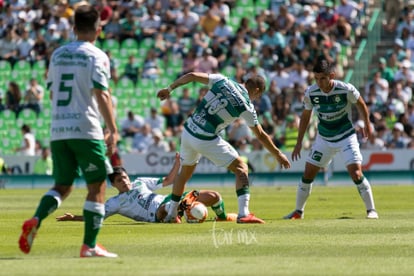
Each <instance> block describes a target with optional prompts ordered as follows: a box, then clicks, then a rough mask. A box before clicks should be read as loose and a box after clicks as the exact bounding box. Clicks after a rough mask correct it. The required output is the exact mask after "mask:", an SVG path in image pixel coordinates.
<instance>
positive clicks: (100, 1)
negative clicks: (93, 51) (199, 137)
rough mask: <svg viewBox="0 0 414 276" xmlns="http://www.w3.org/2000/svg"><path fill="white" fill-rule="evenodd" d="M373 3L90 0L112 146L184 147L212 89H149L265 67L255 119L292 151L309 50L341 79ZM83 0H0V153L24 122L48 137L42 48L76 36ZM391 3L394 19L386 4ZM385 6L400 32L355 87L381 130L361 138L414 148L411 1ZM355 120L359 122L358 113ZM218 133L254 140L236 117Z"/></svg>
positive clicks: (239, 76)
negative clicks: (104, 69) (115, 131)
mask: <svg viewBox="0 0 414 276" xmlns="http://www.w3.org/2000/svg"><path fill="white" fill-rule="evenodd" d="M373 2H374V1H368V0H359V1H358V0H336V1H319V0H307V1H300V0H240V1H235V0H230V1H225V0H207V1H203V0H149V1H144V0H125V1H122V0H120V1H107V0H94V1H89V4H91V5H94V6H96V8H97V9H98V10H99V11H100V14H101V21H102V29H103V31H102V34H101V36H100V38H99V41H97V46H98V47H100V48H102V49H103V50H104V51H105V52H106V53H107V54H108V56H109V58H110V61H111V77H112V80H111V90H112V95H113V102H114V105H115V106H116V107H117V111H116V114H117V123H118V126H119V130H120V133H121V136H122V137H121V138H122V139H121V142H120V144H119V151H120V152H121V153H127V152H138V153H144V152H148V151H163V152H169V151H176V150H178V149H179V141H178V137H179V133H180V131H181V129H182V123H183V121H184V119H185V118H186V116H188V114H190V113H191V111H192V110H193V108H194V107H195V106H196V105H197V103H198V102H199V101H200V100H201V98H202V96H203V95H204V94H205V93H206V91H207V90H206V89H207V88H206V87H203V86H201V85H189V86H185V87H184V88H182V89H177V91H176V92H174V93H173V94H172V97H171V98H169V99H167V100H165V101H164V102H159V100H158V99H156V97H155V93H156V91H157V89H159V88H161V87H164V86H166V85H168V84H169V83H170V82H171V81H172V80H174V79H175V78H176V77H177V76H180V75H182V74H185V73H187V72H190V71H203V72H207V73H217V72H219V73H223V74H225V75H227V76H228V77H230V78H233V79H234V80H236V81H238V82H243V81H244V80H246V79H247V78H248V77H249V76H251V75H255V74H260V75H262V76H263V77H265V79H266V81H267V84H268V86H267V91H266V93H264V95H263V96H262V98H261V99H260V100H258V101H256V102H255V103H254V104H255V106H256V110H257V112H258V115H259V118H260V122H261V123H262V124H263V127H264V129H265V130H266V132H267V133H269V134H270V135H271V136H272V137H273V139H274V141H275V143H276V145H277V146H279V147H280V148H281V149H282V150H285V151H290V150H292V149H293V146H294V145H295V142H296V135H297V131H298V130H297V127H298V123H299V122H298V121H299V117H300V114H301V111H302V100H303V96H304V92H305V89H306V87H307V86H308V85H309V84H311V83H312V82H313V75H312V67H313V63H314V61H315V60H316V58H317V57H320V56H324V57H325V58H326V59H328V60H329V61H331V62H332V63H334V64H336V66H337V78H338V79H342V78H343V77H344V71H346V69H347V67H348V65H349V61H350V59H351V58H352V57H351V50H352V47H354V46H356V45H357V44H358V41H359V38H360V36H362V35H363V34H364V32H365V31H366V28H367V22H368V18H369V13H370V10H371V8H372V5H373ZM85 3H86V4H87V3H88V2H85V1H76V0H57V1H56V2H55V1H41V0H32V1H28V0H10V1H4V0H0V9H1V15H0V126H1V129H2V130H0V132H1V133H0V136H1V137H2V142H1V143H2V152H0V153H1V154H12V153H14V152H16V151H15V149H16V148H17V146H16V144H15V143H16V140H17V141H21V140H22V139H23V136H22V134H21V133H20V131H19V128H20V127H21V126H22V125H23V124H25V125H30V126H31V129H32V130H33V133H34V135H35V136H36V140H37V141H39V143H40V144H43V145H45V146H47V143H48V120H50V101H49V99H48V91H47V89H46V86H45V76H46V72H47V64H48V59H49V57H50V54H51V52H52V51H53V49H55V48H56V47H58V46H60V45H62V44H64V43H67V42H69V41H71V40H74V39H75V37H74V34H73V31H72V24H73V14H74V9H76V6H77V5H82V4H85ZM392 3H398V4H399V5H400V4H401V5H400V6H398V5H392ZM395 6H398V7H397V8H398V9H399V11H400V12H399V13H397V14H398V16H399V17H400V19H399V20H394V17H393V16H389V15H388V12H390V13H392V12H395V11H394V10H391V7H392V8H395ZM382 8H383V9H384V12H385V14H386V16H385V19H384V20H385V22H384V28H393V29H392V30H388V31H391V32H395V34H396V40H395V45H394V46H393V48H392V49H390V50H389V52H387V53H386V55H384V56H383V57H381V58H379V60H378V64H376V65H375V66H374V67H375V68H372V72H370V75H369V76H368V81H367V84H366V87H362V88H360V87H357V88H358V89H359V90H360V91H361V93H362V95H363V97H364V98H365V100H366V102H367V103H368V106H369V108H370V115H371V122H372V124H373V126H374V129H375V130H376V131H375V139H374V141H368V140H366V139H364V138H363V137H361V139H360V142H361V147H363V148H375V149H381V150H383V149H387V148H414V134H413V133H414V132H413V130H412V129H413V126H414V107H413V96H412V87H413V81H414V71H413V66H412V62H413V61H414V55H411V49H412V48H414V24H413V23H412V22H414V21H413V20H412V19H413V17H414V10H412V6H411V5H409V4H404V1H388V0H385V2H384V5H383V7H382ZM386 20H388V22H387V21H386ZM12 121H13V122H14V123H11V122H12ZM15 122H17V124H16V123H15ZM316 124H317V120H316V118H314V119H313V123H312V124H311V125H312V126H311V128H312V129H310V131H309V134H308V137H307V138H306V142H305V148H306V147H307V146H309V145H310V142H311V141H312V139H313V138H314V133H315V131H314V129H315V127H316ZM16 125H17V126H18V127H16ZM355 127H356V128H360V127H363V126H362V125H361V122H360V121H359V120H358V118H355ZM16 129H17V131H16ZM223 135H224V136H225V137H226V138H227V139H228V140H229V141H230V142H231V143H232V144H233V145H235V147H236V148H237V149H238V150H239V151H240V152H241V153H243V152H250V151H253V150H261V146H260V143H258V141H256V140H255V139H254V138H253V136H252V134H251V132H250V130H249V128H248V127H246V124H245V123H244V122H243V121H242V120H236V121H235V122H234V124H233V125H231V126H230V127H229V128H228V129H226V130H225V131H224V132H223ZM19 143H20V142H19Z"/></svg>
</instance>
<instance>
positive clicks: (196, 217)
mask: <svg viewBox="0 0 414 276" xmlns="http://www.w3.org/2000/svg"><path fill="white" fill-rule="evenodd" d="M207 216H208V210H207V207H206V206H205V205H204V204H203V203H201V202H199V201H194V202H193V203H192V204H191V206H190V207H188V208H187V209H186V210H185V211H184V217H185V220H186V221H187V222H188V223H202V222H203V221H204V220H205V219H206V218H207Z"/></svg>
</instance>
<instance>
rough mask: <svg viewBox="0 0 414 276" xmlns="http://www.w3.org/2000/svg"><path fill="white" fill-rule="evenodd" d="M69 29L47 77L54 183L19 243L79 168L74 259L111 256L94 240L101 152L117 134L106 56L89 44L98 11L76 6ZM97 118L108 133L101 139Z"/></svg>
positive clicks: (64, 193) (101, 211) (103, 163)
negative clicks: (83, 192) (80, 198)
mask: <svg viewBox="0 0 414 276" xmlns="http://www.w3.org/2000/svg"><path fill="white" fill-rule="evenodd" d="M74 32H75V34H76V36H77V40H76V41H74V42H70V43H68V44H66V45H64V46H61V47H59V48H57V49H56V50H55V51H54V52H53V54H52V56H51V59H50V65H49V68H48V76H47V86H48V89H49V90H50V93H51V99H52V122H51V152H52V157H53V177H54V180H55V185H54V187H53V188H51V189H50V190H49V191H48V192H46V194H45V195H44V196H43V197H42V199H41V200H40V203H39V206H38V207H37V210H36V212H35V214H34V216H33V217H32V218H30V219H28V220H27V221H25V222H24V223H23V226H22V234H21V236H20V239H19V247H20V249H21V251H23V253H26V254H28V253H29V252H30V249H31V247H32V243H33V239H34V237H35V235H36V232H37V230H38V229H39V227H40V225H41V222H42V221H43V220H44V219H45V218H46V217H47V216H48V215H49V214H51V213H52V212H53V211H55V210H56V209H57V208H58V207H59V205H60V203H61V202H62V200H64V199H65V198H66V197H68V195H69V194H70V192H71V191H72V188H73V182H74V179H75V178H76V177H77V176H78V175H79V172H80V170H81V171H82V174H83V177H84V178H85V180H86V183H87V189H88V194H87V196H86V200H85V204H84V207H83V217H84V219H85V223H84V225H85V227H84V237H83V245H82V247H81V250H80V257H117V255H116V254H114V253H110V252H108V251H107V250H106V249H105V248H104V247H103V246H101V245H99V244H97V242H96V239H97V236H98V233H99V229H100V228H101V225H102V221H103V217H104V215H105V205H104V202H105V188H106V176H107V174H108V173H109V172H110V171H108V170H110V169H112V167H111V166H110V164H109V161H108V158H107V156H110V155H112V153H113V152H114V150H115V145H116V141H117V136H118V132H117V127H116V124H115V119H114V115H113V107H112V102H111V95H110V92H109V77H110V69H109V60H108V57H107V55H106V54H105V53H104V52H103V51H101V50H100V49H98V48H97V47H96V46H95V45H94V42H95V40H96V38H97V37H98V36H99V34H100V32H101V26H100V18H99V12H98V11H97V10H96V9H95V8H94V7H93V6H90V5H86V4H85V5H81V6H79V7H78V8H77V9H76V11H75V16H74ZM101 116H102V117H103V119H104V121H105V124H106V128H107V131H108V134H107V136H106V140H105V139H104V133H103V130H102V126H101V123H100V117H101ZM105 142H106V145H105Z"/></svg>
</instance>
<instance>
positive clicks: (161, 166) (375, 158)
mask: <svg viewBox="0 0 414 276" xmlns="http://www.w3.org/2000/svg"><path fill="white" fill-rule="evenodd" d="M362 154H363V157H364V161H363V164H362V165H363V169H364V170H365V171H410V170H411V171H414V150H413V149H405V150H388V151H381V152H378V151H362ZM287 155H288V157H289V158H290V153H287ZM301 155H302V157H301V159H300V160H299V161H295V162H292V167H291V168H290V169H289V172H302V171H303V169H304V167H305V162H306V157H307V155H308V152H306V151H303V152H302V154H301ZM174 156H175V155H174V153H158V152H154V153H147V154H124V155H122V160H123V164H124V167H125V169H126V170H127V171H128V173H129V174H144V175H151V174H166V173H168V172H169V171H170V169H171V167H172V164H173V162H174ZM38 158H39V157H27V156H5V157H4V159H5V161H6V164H7V165H8V167H9V168H12V170H13V173H14V174H32V172H33V167H34V163H35V162H36V160H37V159H38ZM247 158H248V161H249V163H250V165H251V167H252V168H253V170H254V172H257V173H261V172H263V173H269V172H280V171H282V170H281V168H280V166H279V164H278V162H277V161H276V160H275V159H274V158H273V157H272V155H271V154H269V153H268V152H267V151H259V152H252V153H249V154H248V155H247ZM331 169H332V171H333V172H343V171H346V168H345V165H344V162H343V160H342V159H341V156H340V155H339V154H338V155H337V156H335V158H334V160H333V162H332V166H331ZM226 172H227V170H226V169H225V168H219V167H216V166H215V165H214V164H213V163H212V162H211V161H209V160H208V159H206V158H202V159H201V160H200V162H199V164H198V166H197V169H196V172H195V173H215V174H216V173H226Z"/></svg>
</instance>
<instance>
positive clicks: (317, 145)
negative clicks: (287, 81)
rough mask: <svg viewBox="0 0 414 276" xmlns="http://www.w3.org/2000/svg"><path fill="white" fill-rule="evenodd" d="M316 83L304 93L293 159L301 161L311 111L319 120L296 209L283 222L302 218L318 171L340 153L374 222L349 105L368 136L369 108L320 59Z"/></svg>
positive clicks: (347, 84) (316, 70)
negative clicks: (361, 122) (303, 141)
mask: <svg viewBox="0 0 414 276" xmlns="http://www.w3.org/2000/svg"><path fill="white" fill-rule="evenodd" d="M313 72H314V74H315V81H316V83H315V84H313V85H311V86H309V87H308V89H307V90H306V92H305V98H304V110H303V112H302V116H301V119H300V124H299V133H298V137H297V143H296V146H295V148H294V149H293V152H292V160H293V161H295V160H298V158H300V157H301V156H300V151H301V149H302V140H303V137H304V135H305V131H306V129H307V127H308V125H309V121H310V119H311V116H312V111H315V112H316V114H317V116H318V119H319V124H318V135H317V137H316V139H315V142H314V143H313V145H312V149H311V152H310V154H309V156H308V157H307V160H306V165H305V171H304V173H303V176H302V180H301V182H300V183H299V186H298V189H297V194H296V209H295V211H293V212H292V213H290V214H288V215H287V216H285V217H284V218H285V219H302V218H303V217H304V209H305V205H306V200H307V199H308V197H309V195H310V193H311V190H312V183H313V180H314V179H315V177H316V175H317V173H318V172H319V171H320V169H321V168H325V167H326V166H327V165H328V164H329V163H330V162H331V160H332V158H333V157H334V155H335V154H337V153H340V154H341V156H342V159H343V160H344V162H345V165H346V168H347V170H348V173H349V175H350V176H351V178H352V181H353V182H354V183H355V185H356V187H357V189H358V192H359V194H360V195H361V198H362V200H363V201H364V203H365V207H366V210H367V218H370V219H377V218H378V214H377V212H376V210H375V204H374V198H373V195H372V190H371V185H370V183H369V181H368V179H366V178H365V177H364V174H363V172H362V168H361V163H362V155H361V151H360V148H359V143H358V139H357V135H356V133H355V129H354V126H353V124H352V106H353V105H355V106H356V108H357V110H358V112H359V114H360V116H361V119H362V120H363V121H364V123H365V128H364V129H363V133H362V134H363V135H364V136H368V137H371V136H372V128H371V123H370V121H369V114H368V108H367V106H366V104H365V102H364V100H363V98H362V96H361V95H360V93H359V91H358V90H357V89H356V88H355V87H354V86H353V85H352V84H349V83H344V82H342V81H339V80H335V67H334V65H333V64H331V63H329V62H328V61H327V60H325V59H319V60H318V62H317V63H316V64H315V66H314V68H313Z"/></svg>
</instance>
